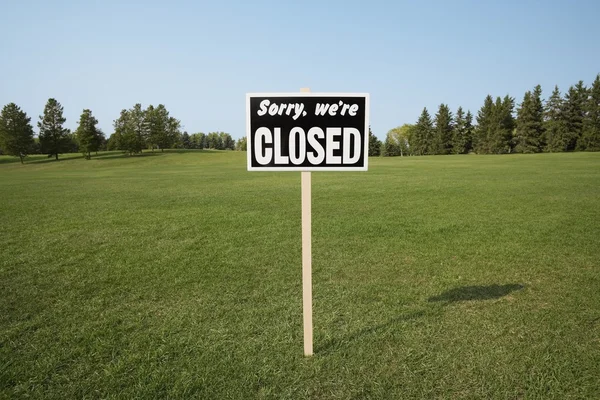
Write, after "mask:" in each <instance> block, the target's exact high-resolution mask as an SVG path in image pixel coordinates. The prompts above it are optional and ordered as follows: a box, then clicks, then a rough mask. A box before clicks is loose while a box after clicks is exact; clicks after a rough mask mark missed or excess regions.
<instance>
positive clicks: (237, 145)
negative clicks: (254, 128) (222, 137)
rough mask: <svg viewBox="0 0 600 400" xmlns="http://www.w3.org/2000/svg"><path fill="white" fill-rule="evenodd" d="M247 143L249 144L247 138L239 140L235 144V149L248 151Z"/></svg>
mask: <svg viewBox="0 0 600 400" xmlns="http://www.w3.org/2000/svg"><path fill="white" fill-rule="evenodd" d="M247 142H248V140H247V138H246V136H244V137H242V138H240V139H238V140H237V141H236V142H235V149H236V150H237V151H247V149H248V143H247Z"/></svg>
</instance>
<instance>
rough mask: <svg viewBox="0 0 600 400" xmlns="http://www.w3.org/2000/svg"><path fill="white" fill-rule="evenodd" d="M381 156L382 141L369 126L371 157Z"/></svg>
mask: <svg viewBox="0 0 600 400" xmlns="http://www.w3.org/2000/svg"><path fill="white" fill-rule="evenodd" d="M380 154H381V141H380V140H379V139H377V136H375V135H374V134H373V132H372V131H371V127H370V126H369V157H375V156H378V155H380Z"/></svg>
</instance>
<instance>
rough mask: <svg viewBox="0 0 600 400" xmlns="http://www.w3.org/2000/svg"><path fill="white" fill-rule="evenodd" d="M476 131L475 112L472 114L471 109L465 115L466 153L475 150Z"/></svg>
mask: <svg viewBox="0 0 600 400" xmlns="http://www.w3.org/2000/svg"><path fill="white" fill-rule="evenodd" d="M474 131H475V127H474V126H473V114H471V111H467V115H466V116H465V139H464V143H465V151H464V152H465V154H468V153H469V152H470V151H471V150H473V134H474Z"/></svg>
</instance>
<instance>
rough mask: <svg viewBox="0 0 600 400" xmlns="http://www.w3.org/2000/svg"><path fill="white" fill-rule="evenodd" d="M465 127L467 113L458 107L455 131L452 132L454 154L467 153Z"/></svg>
mask: <svg viewBox="0 0 600 400" xmlns="http://www.w3.org/2000/svg"><path fill="white" fill-rule="evenodd" d="M465 125H466V121H465V112H464V111H463V109H462V107H458V110H456V117H455V118H454V129H453V130H452V152H453V153H454V154H464V153H465V152H466V151H465V147H466V146H465V144H466V135H465Z"/></svg>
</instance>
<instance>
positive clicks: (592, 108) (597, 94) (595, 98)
mask: <svg viewBox="0 0 600 400" xmlns="http://www.w3.org/2000/svg"><path fill="white" fill-rule="evenodd" d="M580 142H581V144H580V146H579V147H580V148H581V149H582V150H588V151H600V74H598V75H596V79H595V80H594V83H592V87H591V88H590V90H589V99H588V101H587V104H586V118H585V120H584V122H583V132H582V136H581V139H580Z"/></svg>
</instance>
